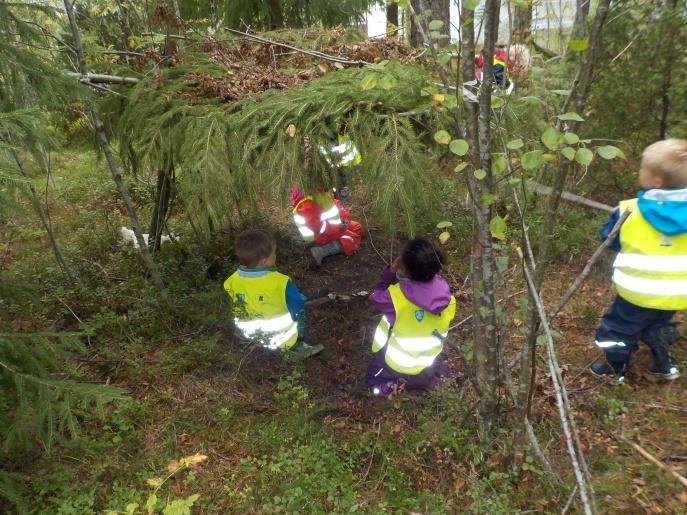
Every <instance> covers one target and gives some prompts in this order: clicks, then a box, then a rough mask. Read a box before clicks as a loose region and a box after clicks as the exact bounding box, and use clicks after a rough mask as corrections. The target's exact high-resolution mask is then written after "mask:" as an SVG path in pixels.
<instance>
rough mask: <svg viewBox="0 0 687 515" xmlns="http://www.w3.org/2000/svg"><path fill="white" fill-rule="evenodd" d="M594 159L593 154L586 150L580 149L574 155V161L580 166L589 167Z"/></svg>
mask: <svg viewBox="0 0 687 515" xmlns="http://www.w3.org/2000/svg"><path fill="white" fill-rule="evenodd" d="M593 159H594V154H592V151H591V150H589V149H588V148H580V149H578V150H577V152H576V153H575V161H577V162H578V163H580V164H581V165H582V166H589V165H590V164H591V162H592V160H593Z"/></svg>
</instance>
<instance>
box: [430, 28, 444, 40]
mask: <svg viewBox="0 0 687 515" xmlns="http://www.w3.org/2000/svg"><path fill="white" fill-rule="evenodd" d="M429 37H430V38H432V39H439V38H440V37H441V32H439V31H438V30H433V31H432V32H430V33H429Z"/></svg>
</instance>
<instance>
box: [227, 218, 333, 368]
mask: <svg viewBox="0 0 687 515" xmlns="http://www.w3.org/2000/svg"><path fill="white" fill-rule="evenodd" d="M234 251H235V252H236V256H237V257H238V258H239V262H240V263H241V266H239V268H238V270H236V272H234V273H233V274H232V275H231V276H230V277H229V278H228V279H227V280H226V281H225V282H224V289H225V290H226V292H227V294H228V295H229V298H230V299H231V302H232V313H233V316H234V323H235V324H236V327H237V329H238V330H239V332H240V333H241V334H242V335H243V336H244V337H245V338H248V339H249V340H253V341H254V342H255V343H258V344H260V345H261V346H263V347H266V348H268V349H273V350H274V349H279V351H281V352H282V353H284V354H285V355H286V354H288V356H290V357H292V358H295V359H305V358H307V357H309V356H313V355H315V354H317V353H318V352H320V351H321V350H322V345H314V346H312V345H308V344H307V343H305V342H303V341H302V340H300V338H299V337H300V336H301V335H302V332H303V321H304V311H303V307H304V305H305V301H306V297H305V295H303V294H302V293H301V292H300V291H298V288H296V286H295V285H294V284H293V282H291V280H290V279H289V278H288V277H287V276H285V275H284V274H280V273H279V272H277V269H276V268H275V265H276V262H277V242H276V241H275V239H274V237H273V236H272V235H271V234H270V233H268V232H266V231H261V230H248V231H244V232H242V233H241V234H239V235H238V237H237V238H236V242H235V243H234Z"/></svg>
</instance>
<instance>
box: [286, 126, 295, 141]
mask: <svg viewBox="0 0 687 515" xmlns="http://www.w3.org/2000/svg"><path fill="white" fill-rule="evenodd" d="M286 134H288V135H289V136H291V137H292V138H293V137H294V136H295V135H296V126H295V125H294V124H292V123H290V124H289V126H288V127H287V128H286Z"/></svg>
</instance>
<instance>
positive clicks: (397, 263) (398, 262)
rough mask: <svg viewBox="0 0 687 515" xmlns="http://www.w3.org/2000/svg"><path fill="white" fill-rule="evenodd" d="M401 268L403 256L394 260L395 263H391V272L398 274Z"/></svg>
mask: <svg viewBox="0 0 687 515" xmlns="http://www.w3.org/2000/svg"><path fill="white" fill-rule="evenodd" d="M401 268H403V262H402V261H401V256H398V257H397V258H396V259H394V261H393V263H391V271H392V272H394V273H396V272H398V271H399V270H400V269H401Z"/></svg>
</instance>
